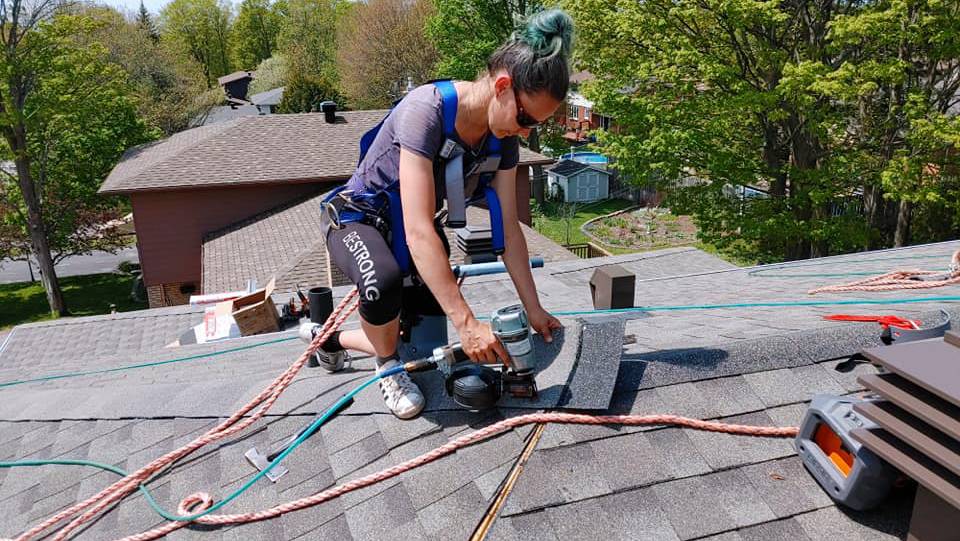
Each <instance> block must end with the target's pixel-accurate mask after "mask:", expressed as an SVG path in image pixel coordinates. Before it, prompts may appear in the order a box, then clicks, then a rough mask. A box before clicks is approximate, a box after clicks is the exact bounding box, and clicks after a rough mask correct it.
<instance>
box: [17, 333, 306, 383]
mask: <svg viewBox="0 0 960 541" xmlns="http://www.w3.org/2000/svg"><path fill="white" fill-rule="evenodd" d="M296 339H297V337H296V336H288V337H286V338H277V339H276V340H267V341H266V342H258V343H256V344H250V345H247V346H240V347H235V348H230V349H225V350H223V351H214V352H211V353H201V354H199V355H190V356H189V357H180V358H177V359H169V360H166V361H156V362H149V363H140V364H128V365H125V366H115V367H113V368H103V369H101V370H86V371H83V372H67V373H64V374H52V375H49V376H42V377H39V378H31V379H20V380H14V381H7V382H4V383H0V389H3V388H4V387H13V386H14V385H23V384H25V383H38V382H41V381H51V380H55V379H65V378H76V377H80V376H91V375H93V374H107V373H110V372H120V371H123V370H133V369H135V368H149V367H151V366H162V365H165V364H173V363H182V362H186V361H195V360H197V359H205V358H209V357H217V356H219V355H226V354H227V353H236V352H238V351H244V350H247V349H253V348H258V347H261V346H267V345H271V344H279V343H280V342H289V341H290V340H296Z"/></svg>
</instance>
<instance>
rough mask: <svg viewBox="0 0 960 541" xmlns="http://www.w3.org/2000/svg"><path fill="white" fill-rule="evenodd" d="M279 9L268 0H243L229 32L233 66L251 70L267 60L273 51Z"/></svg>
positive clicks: (280, 17)
mask: <svg viewBox="0 0 960 541" xmlns="http://www.w3.org/2000/svg"><path fill="white" fill-rule="evenodd" d="M281 7H283V5H281V6H276V5H271V3H270V2H269V0H243V2H242V3H241V4H240V12H239V13H238V14H237V19H236V20H235V21H234V22H233V27H232V29H231V37H232V39H233V59H234V65H236V66H237V67H239V68H242V69H251V68H253V67H255V66H256V65H257V64H259V63H260V62H262V61H264V60H266V59H267V58H270V55H272V54H273V51H274V50H275V49H276V48H277V34H278V33H279V32H280V24H281V21H282V14H281V13H280V8H281ZM258 76H259V75H258Z"/></svg>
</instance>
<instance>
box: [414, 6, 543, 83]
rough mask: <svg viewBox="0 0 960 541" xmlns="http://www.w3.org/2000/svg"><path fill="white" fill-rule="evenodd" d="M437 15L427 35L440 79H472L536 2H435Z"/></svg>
mask: <svg viewBox="0 0 960 541" xmlns="http://www.w3.org/2000/svg"><path fill="white" fill-rule="evenodd" d="M434 4H435V6H436V12H435V14H434V16H433V17H431V18H430V21H429V23H428V25H427V36H428V37H429V38H430V40H431V41H433V44H434V47H436V49H437V52H438V53H439V61H438V63H437V74H438V76H439V77H448V78H451V79H467V80H471V79H473V78H474V77H476V76H477V74H478V73H480V71H481V70H483V69H484V68H485V67H486V65H487V58H488V57H489V56H490V53H492V52H493V51H494V50H495V49H496V48H497V47H499V46H500V44H501V43H503V42H504V40H506V38H507V37H508V36H510V34H511V33H512V32H513V31H514V29H516V27H517V26H518V25H519V24H520V23H521V22H522V20H523V19H524V18H525V17H527V16H528V15H530V14H532V13H535V12H537V11H539V10H540V9H541V8H542V7H543V4H542V2H540V1H539V0H496V1H491V0H434Z"/></svg>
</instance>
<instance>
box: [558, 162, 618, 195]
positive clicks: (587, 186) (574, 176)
mask: <svg viewBox="0 0 960 541" xmlns="http://www.w3.org/2000/svg"><path fill="white" fill-rule="evenodd" d="M547 186H548V189H549V191H550V193H551V194H552V195H557V196H560V195H561V194H562V197H563V201H564V203H573V202H584V201H597V200H600V199H606V198H607V197H609V196H610V172H609V171H605V170H604V169H600V168H599V167H595V166H593V165H590V164H586V163H581V162H577V161H573V160H569V159H565V160H561V161H560V162H559V163H557V165H555V166H553V167H552V168H550V169H549V170H548V171H547Z"/></svg>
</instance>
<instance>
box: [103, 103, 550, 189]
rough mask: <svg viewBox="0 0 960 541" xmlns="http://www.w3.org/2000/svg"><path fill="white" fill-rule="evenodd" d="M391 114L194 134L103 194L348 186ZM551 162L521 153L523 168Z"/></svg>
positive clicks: (258, 122)
mask: <svg viewBox="0 0 960 541" xmlns="http://www.w3.org/2000/svg"><path fill="white" fill-rule="evenodd" d="M386 113H387V111H383V110H370V111H342V112H338V113H337V117H338V121H337V122H336V123H333V124H330V123H327V122H326V121H325V120H324V115H323V114H320V113H302V114H289V115H258V116H248V117H242V118H237V119H235V120H231V121H227V122H222V123H218V124H214V125H208V126H200V127H197V128H192V129H189V130H186V131H183V132H180V133H177V134H174V135H172V136H170V137H168V138H166V139H163V140H161V141H155V142H152V143H147V144H144V145H140V146H137V147H134V148H131V149H130V150H128V151H127V152H126V153H124V155H123V158H122V159H121V160H120V163H119V164H117V166H116V167H115V168H114V169H113V171H111V172H110V175H109V176H108V177H107V179H106V180H105V181H104V183H103V186H101V188H100V193H105V194H116V193H130V192H138V191H150V190H173V189H190V188H208V187H213V186H226V185H252V184H273V183H281V182H282V183H287V182H331V181H343V180H346V179H347V178H349V177H350V175H351V174H353V171H354V169H355V168H356V165H357V158H358V156H359V148H358V144H359V143H358V142H359V141H360V137H361V136H362V135H363V134H364V133H365V132H366V131H367V130H369V129H370V128H372V127H373V126H375V125H376V124H377V123H378V122H379V121H380V120H381V119H382V118H383V116H384V115H385V114H386ZM548 163H553V159H551V158H547V157H546V156H543V155H541V154H537V153H535V152H532V151H530V150H529V149H526V148H523V147H521V149H520V164H521V165H535V164H548Z"/></svg>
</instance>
